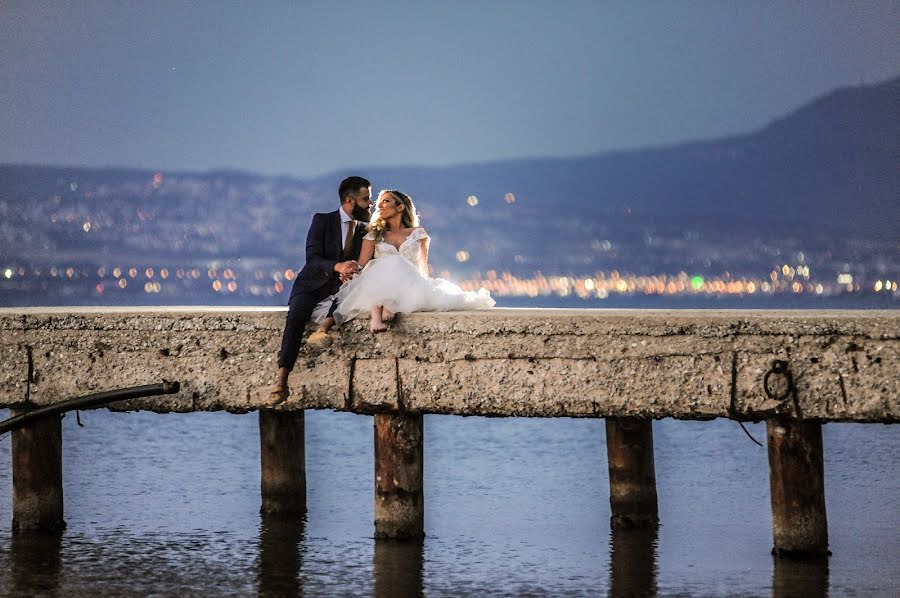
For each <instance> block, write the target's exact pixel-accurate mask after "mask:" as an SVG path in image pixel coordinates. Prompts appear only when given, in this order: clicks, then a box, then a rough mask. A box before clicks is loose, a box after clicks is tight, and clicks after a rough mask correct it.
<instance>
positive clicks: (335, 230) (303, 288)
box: [268, 176, 372, 405]
mask: <svg viewBox="0 0 900 598" xmlns="http://www.w3.org/2000/svg"><path fill="white" fill-rule="evenodd" d="M338 195H339V196H340V199H341V207H340V208H339V209H338V210H335V211H334V212H328V213H327V214H316V215H315V216H313V220H312V224H310V226H309V232H308V233H307V234H306V264H305V265H304V266H303V269H302V270H300V273H299V274H298V275H297V278H296V279H295V280H294V286H293V288H292V289H291V299H290V303H289V306H290V307H289V308H288V315H287V322H286V323H285V326H284V334H283V336H282V338H281V351H279V352H278V375H277V376H276V378H275V385H274V386H273V387H272V392H271V394H270V396H269V401H268V404H269V405H276V404H278V403H280V402H281V401H284V400H285V399H287V398H288V397H289V396H290V394H291V391H290V389H289V388H288V376H289V375H290V373H291V370H293V369H294V363H296V361H297V354H298V353H299V352H300V340H301V339H302V338H303V331H304V329H305V328H306V324H307V323H308V322H309V319H310V317H311V316H312V312H313V308H315V306H316V304H318V303H319V302H320V301H322V300H323V299H325V298H326V297H328V296H330V295H333V294H334V293H336V292H337V291H338V288H339V287H340V286H341V282H342V281H344V280H347V279H349V278H351V277H352V276H353V275H354V274H356V272H358V271H359V264H358V263H357V262H356V260H357V259H359V251H360V249H361V248H362V241H363V237H364V236H365V234H366V223H367V222H368V221H369V209H370V208H371V207H372V184H371V183H370V182H369V181H367V180H366V179H364V178H362V177H358V176H351V177H348V178H346V179H344V180H343V181H341V185H340V187H339V188H338ZM316 334H319V333H316ZM310 339H311V340H312V337H310Z"/></svg>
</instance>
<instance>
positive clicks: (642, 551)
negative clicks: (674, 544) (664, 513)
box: [609, 526, 659, 598]
mask: <svg viewBox="0 0 900 598" xmlns="http://www.w3.org/2000/svg"><path fill="white" fill-rule="evenodd" d="M658 539H659V530H658V528H657V527H656V526H651V527H648V528H632V529H616V528H613V530H612V533H611V537H610V550H609V555H610V564H609V578H610V579H609V588H610V591H609V595H610V596H611V597H612V598H631V597H638V596H640V597H644V596H655V595H656V547H657V541H658Z"/></svg>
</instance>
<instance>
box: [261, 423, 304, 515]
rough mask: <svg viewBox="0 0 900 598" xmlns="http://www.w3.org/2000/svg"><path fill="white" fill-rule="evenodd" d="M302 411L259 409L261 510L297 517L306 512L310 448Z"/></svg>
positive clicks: (270, 513) (265, 512) (263, 512)
mask: <svg viewBox="0 0 900 598" xmlns="http://www.w3.org/2000/svg"><path fill="white" fill-rule="evenodd" d="M304 433H305V429H304V413H303V412H302V411H284V412H280V411H272V410H270V409H260V411H259V453H260V465H261V476H260V477H261V480H260V491H261V494H262V505H261V506H260V509H259V511H260V513H261V514H262V515H266V516H284V517H290V518H296V517H297V516H298V515H302V514H303V513H305V512H306V448H305V438H304Z"/></svg>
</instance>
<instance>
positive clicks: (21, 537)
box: [9, 533, 62, 596]
mask: <svg viewBox="0 0 900 598" xmlns="http://www.w3.org/2000/svg"><path fill="white" fill-rule="evenodd" d="M61 547H62V534H61V533H19V534H13V536H12V541H11V542H10V555H9V556H10V560H11V562H12V566H11V567H10V569H11V575H12V587H13V589H14V591H13V595H19V594H22V595H32V594H36V595H42V596H56V595H57V594H58V592H59V582H60V570H61V569H62V558H61V557H60V549H61Z"/></svg>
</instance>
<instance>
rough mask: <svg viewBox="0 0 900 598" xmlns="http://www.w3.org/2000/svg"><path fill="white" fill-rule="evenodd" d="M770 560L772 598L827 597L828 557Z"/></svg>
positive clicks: (777, 558) (776, 558)
mask: <svg viewBox="0 0 900 598" xmlns="http://www.w3.org/2000/svg"><path fill="white" fill-rule="evenodd" d="M772 560H773V561H774V562H775V567H774V571H773V572H772V598H788V597H789V596H803V598H818V597H820V596H828V557H813V558H809V559H791V558H779V557H777V556H776V557H775V558H774V559H772Z"/></svg>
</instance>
